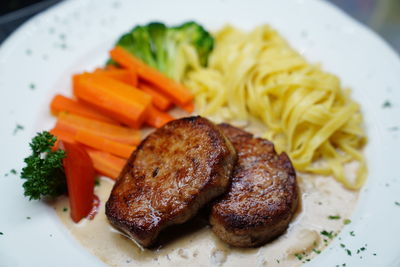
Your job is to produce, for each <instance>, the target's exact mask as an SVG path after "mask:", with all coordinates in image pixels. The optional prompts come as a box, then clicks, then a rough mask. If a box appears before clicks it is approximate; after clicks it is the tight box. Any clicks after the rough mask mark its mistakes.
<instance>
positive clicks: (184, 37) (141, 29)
mask: <svg viewBox="0 0 400 267" xmlns="http://www.w3.org/2000/svg"><path fill="white" fill-rule="evenodd" d="M116 45H118V46H121V47H123V48H124V49H126V50H127V51H129V52H130V53H132V54H133V55H135V56H137V57H139V58H140V59H141V60H143V61H144V62H145V63H147V64H148V65H150V66H152V67H154V68H156V69H158V70H159V71H161V72H162V73H164V74H166V75H167V76H169V77H171V78H173V79H176V80H178V81H181V79H182V78H183V75H184V74H185V73H186V71H187V70H189V69H190V65H191V64H192V63H191V61H193V60H192V59H189V57H190V56H189V55H188V54H191V55H192V56H193V55H195V57H197V61H198V63H199V64H200V65H201V66H207V62H208V56H209V55H210V53H211V51H212V49H213V47H214V38H213V37H212V36H211V34H210V33H209V32H207V31H206V30H205V29H204V28H203V27H202V26H200V25H199V24H197V23H196V22H186V23H184V24H182V25H179V26H176V27H167V26H165V25H164V24H163V23H159V22H152V23H149V24H147V25H145V26H136V27H135V28H133V29H132V30H131V31H130V32H128V33H126V34H124V35H123V36H122V37H121V38H120V39H119V40H118V42H117V43H116ZM109 64H114V62H113V61H112V60H110V61H109Z"/></svg>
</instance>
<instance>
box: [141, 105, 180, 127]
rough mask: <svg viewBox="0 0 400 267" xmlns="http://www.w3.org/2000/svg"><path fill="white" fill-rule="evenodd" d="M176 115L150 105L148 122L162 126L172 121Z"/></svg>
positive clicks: (153, 125) (151, 124)
mask: <svg viewBox="0 0 400 267" xmlns="http://www.w3.org/2000/svg"><path fill="white" fill-rule="evenodd" d="M173 119H174V117H172V116H171V115H169V114H168V113H167V112H162V111H160V110H158V109H157V108H155V107H153V106H152V107H150V109H149V111H148V112H147V117H146V124H148V125H150V126H151V127H154V128H160V127H161V126H163V125H164V124H166V123H167V122H169V121H172V120H173Z"/></svg>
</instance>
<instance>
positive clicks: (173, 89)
mask: <svg viewBox="0 0 400 267" xmlns="http://www.w3.org/2000/svg"><path fill="white" fill-rule="evenodd" d="M110 55H111V58H112V59H113V60H115V61H116V62H117V63H118V64H120V65H122V66H123V67H125V68H128V69H133V70H135V71H136V72H137V73H138V75H139V78H142V79H143V80H146V81H147V82H149V83H151V84H154V85H155V86H156V87H155V88H157V89H159V90H160V92H162V93H163V94H165V95H166V96H168V97H169V98H170V99H171V101H172V102H173V103H174V104H176V105H177V106H179V107H181V106H185V105H186V104H188V103H189V102H190V101H191V100H192V99H193V95H192V93H191V92H190V91H189V90H188V89H187V88H185V87H184V86H182V85H181V84H179V83H178V82H176V81H174V80H172V79H170V78H168V77H167V76H165V75H164V74H162V73H161V72H159V71H158V70H156V69H155V68H153V67H150V66H149V65H147V64H145V63H143V62H142V61H141V60H140V59H138V58H136V57H135V56H133V55H132V54H130V53H129V52H128V51H126V50H125V49H124V48H122V47H120V46H117V47H114V48H113V49H112V50H111V51H110Z"/></svg>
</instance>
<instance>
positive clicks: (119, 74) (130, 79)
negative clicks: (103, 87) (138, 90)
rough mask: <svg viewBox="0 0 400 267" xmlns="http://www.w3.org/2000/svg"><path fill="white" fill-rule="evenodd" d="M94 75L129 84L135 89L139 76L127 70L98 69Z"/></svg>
mask: <svg viewBox="0 0 400 267" xmlns="http://www.w3.org/2000/svg"><path fill="white" fill-rule="evenodd" d="M93 73H94V74H98V75H104V76H107V77H109V78H112V79H115V80H117V81H120V82H123V83H126V84H129V85H131V86H134V87H136V86H137V83H138V80H137V74H136V73H135V72H132V71H130V70H126V69H115V70H106V69H100V68H98V69H96V70H95V71H94V72H93Z"/></svg>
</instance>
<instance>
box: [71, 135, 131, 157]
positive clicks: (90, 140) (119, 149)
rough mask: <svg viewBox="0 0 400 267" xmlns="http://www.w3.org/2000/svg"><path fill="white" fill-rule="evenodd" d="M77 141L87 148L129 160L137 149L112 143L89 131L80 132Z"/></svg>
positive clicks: (76, 137)
mask: <svg viewBox="0 0 400 267" xmlns="http://www.w3.org/2000/svg"><path fill="white" fill-rule="evenodd" d="M75 140H76V141H77V142H79V143H82V144H84V145H86V146H89V147H92V148H95V149H98V150H100V151H104V152H108V153H111V154H113V155H115V156H119V157H122V158H125V159H127V158H129V156H130V155H131V154H132V152H133V151H134V150H135V148H136V147H134V146H130V145H127V144H123V143H119V142H115V141H112V140H110V139H107V138H104V137H102V136H99V135H96V134H93V133H92V132H90V131H87V130H78V132H77V133H76V135H75Z"/></svg>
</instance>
